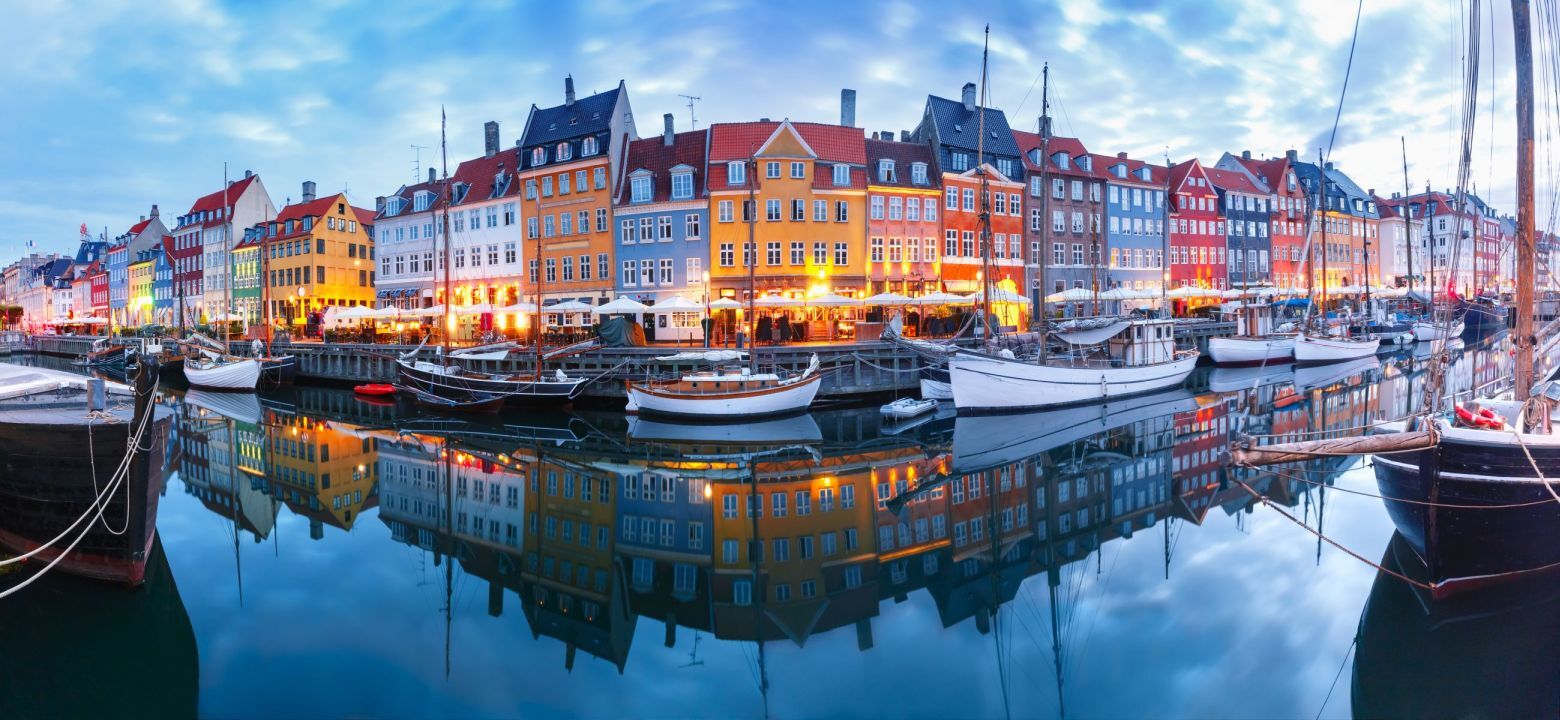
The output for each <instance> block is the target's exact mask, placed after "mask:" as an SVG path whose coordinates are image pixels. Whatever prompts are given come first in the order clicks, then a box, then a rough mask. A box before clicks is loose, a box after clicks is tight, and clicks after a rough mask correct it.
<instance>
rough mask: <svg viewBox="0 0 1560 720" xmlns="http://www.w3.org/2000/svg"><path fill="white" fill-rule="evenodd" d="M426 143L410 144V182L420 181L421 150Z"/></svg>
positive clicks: (424, 148) (426, 147)
mask: <svg viewBox="0 0 1560 720" xmlns="http://www.w3.org/2000/svg"><path fill="white" fill-rule="evenodd" d="M427 149H428V146H427V145H412V184H414V185H415V184H417V183H420V182H422V151H424V150H427Z"/></svg>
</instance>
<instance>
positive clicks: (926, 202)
mask: <svg viewBox="0 0 1560 720" xmlns="http://www.w3.org/2000/svg"><path fill="white" fill-rule="evenodd" d="M912 202H913V201H912ZM921 203H922V205H921V206H922V207H923V208H925V209H926V218H925V219H926V221H927V222H933V221H935V220H937V202H936V201H935V200H933V199H932V198H922V199H921Z"/></svg>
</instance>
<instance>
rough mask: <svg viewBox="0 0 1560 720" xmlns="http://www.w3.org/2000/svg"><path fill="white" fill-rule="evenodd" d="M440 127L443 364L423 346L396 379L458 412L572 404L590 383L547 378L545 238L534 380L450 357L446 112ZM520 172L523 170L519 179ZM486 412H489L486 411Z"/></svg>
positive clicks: (403, 361)
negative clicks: (423, 353) (423, 352)
mask: <svg viewBox="0 0 1560 720" xmlns="http://www.w3.org/2000/svg"><path fill="white" fill-rule="evenodd" d="M439 122H440V124H439V147H440V152H441V153H442V154H443V157H444V217H443V219H442V220H441V223H442V225H443V230H444V320H443V323H444V333H443V340H444V342H443V344H442V345H441V346H440V348H439V362H427V361H423V360H416V359H414V358H415V356H416V354H417V350H420V349H422V346H420V345H419V346H418V348H417V350H413V351H412V352H410V353H407V354H405V355H402V356H401V357H400V358H398V359H397V361H396V375H397V377H398V378H399V379H400V382H401V384H402V385H403V386H405V387H408V388H415V389H416V390H418V391H420V392H421V393H423V394H428V395H433V396H437V397H441V398H444V399H445V400H446V401H450V403H451V406H452V407H453V406H462V407H473V408H480V407H483V406H484V405H491V403H485V402H484V401H485V400H489V399H491V398H490V397H489V396H501V397H502V398H503V399H504V400H505V401H506V402H508V403H510V404H514V405H527V406H542V407H548V406H560V405H567V404H569V403H572V402H574V399H575V398H576V397H579V395H580V393H581V392H583V391H584V390H585V385H586V384H587V382H588V380H586V379H585V378H574V377H569V376H567V375H565V374H564V373H563V371H561V370H560V371H558V372H557V373H556V374H555V375H553V376H551V377H549V376H547V375H544V374H543V372H542V333H541V323H540V318H541V314H540V309H541V293H542V290H541V280H542V273H541V233H540V232H538V233H537V241H536V260H537V274H536V283H535V285H536V304H537V310H538V314H537V319H538V322H537V326H536V328H535V345H536V368H535V371H534V372H533V373H531V374H521V373H484V372H477V371H473V370H470V369H467V368H466V367H465V366H464V365H462V364H461V362H462V360H464V359H466V358H457V357H454V356H453V354H452V353H451V351H450V331H451V328H452V327H453V323H452V322H451V320H450V319H451V314H450V313H451V310H452V307H451V305H452V304H453V303H454V299H455V296H454V294H453V293H452V292H451V286H450V264H451V259H450V243H452V242H453V241H454V238H453V237H452V235H451V233H450V203H451V202H453V197H452V195H451V193H450V168H449V143H448V141H447V140H446V139H445V137H444V115H443V111H442V110H441V111H440V117H439ZM518 170H519V168H518V167H517V168H516V172H517V173H518ZM537 202H538V204H540V202H541V200H540V199H539V198H538V200H537ZM506 352H507V351H506ZM419 397H421V395H419ZM480 411H481V412H487V410H486V409H483V410H480Z"/></svg>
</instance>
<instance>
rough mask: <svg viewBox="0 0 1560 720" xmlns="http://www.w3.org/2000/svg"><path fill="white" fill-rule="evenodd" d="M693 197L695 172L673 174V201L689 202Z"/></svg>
mask: <svg viewBox="0 0 1560 720" xmlns="http://www.w3.org/2000/svg"><path fill="white" fill-rule="evenodd" d="M692 197H693V171H692V170H684V171H681V172H678V171H675V170H674V171H673V172H672V199H673V200H687V199H689V198H692Z"/></svg>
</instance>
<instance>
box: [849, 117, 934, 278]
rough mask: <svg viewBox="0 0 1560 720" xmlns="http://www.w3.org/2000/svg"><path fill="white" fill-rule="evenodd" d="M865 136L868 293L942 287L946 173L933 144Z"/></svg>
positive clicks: (885, 134)
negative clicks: (941, 173)
mask: <svg viewBox="0 0 1560 720" xmlns="http://www.w3.org/2000/svg"><path fill="white" fill-rule="evenodd" d="M883 135H884V136H885V137H881V138H871V137H869V138H867V282H868V284H869V287H868V290H867V292H868V294H875V293H880V292H896V293H900V294H903V295H911V296H916V295H923V294H925V293H927V292H931V291H934V290H938V289H940V288H939V287H938V286H937V281H938V280H939V279H940V278H941V267H942V263H941V256H942V243H943V241H942V221H941V218H942V213H941V212H940V211H941V208H942V204H943V198H942V179H941V178H940V177H938V175H937V173H935V172H933V170H932V168H933V164H932V149H931V148H930V147H928V146H926V145H924V144H921V143H909V142H898V141H895V140H893V139H892V138H891V137H887V136H889V135H891V133H886V132H885V133H884V134H883Z"/></svg>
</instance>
